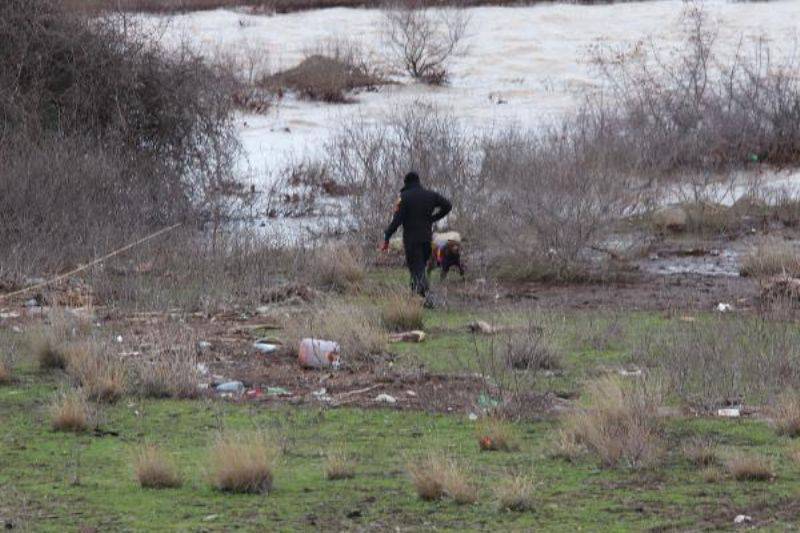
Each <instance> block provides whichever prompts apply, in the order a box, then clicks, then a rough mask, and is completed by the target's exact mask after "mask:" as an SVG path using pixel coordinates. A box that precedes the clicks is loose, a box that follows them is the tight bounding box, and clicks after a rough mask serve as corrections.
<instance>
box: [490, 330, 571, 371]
mask: <svg viewBox="0 0 800 533" xmlns="http://www.w3.org/2000/svg"><path fill="white" fill-rule="evenodd" d="M501 343H502V345H501V350H502V351H503V354H504V355H503V357H504V359H505V363H506V365H507V366H508V368H509V369H513V370H531V371H536V370H558V369H559V368H561V366H562V357H563V356H562V354H561V353H560V352H559V351H558V349H557V348H556V347H555V345H554V342H553V338H552V331H545V329H544V328H543V327H542V326H538V325H534V324H530V323H529V324H528V325H527V326H526V329H525V330H524V331H522V332H513V333H511V334H509V335H508V336H506V338H505V339H502V340H501Z"/></svg>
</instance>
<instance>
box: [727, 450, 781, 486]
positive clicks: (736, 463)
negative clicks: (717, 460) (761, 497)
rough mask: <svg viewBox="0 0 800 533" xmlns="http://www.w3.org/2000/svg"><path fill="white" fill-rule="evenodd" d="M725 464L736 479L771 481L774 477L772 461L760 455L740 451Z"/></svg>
mask: <svg viewBox="0 0 800 533" xmlns="http://www.w3.org/2000/svg"><path fill="white" fill-rule="evenodd" d="M725 466H726V468H727V469H728V473H730V475H731V476H733V478H734V479H735V480H736V481H769V480H770V479H772V478H773V477H774V474H773V470H772V462H771V461H770V460H769V459H768V458H766V457H763V456H759V455H754V454H749V455H748V454H744V453H738V454H736V455H733V456H731V457H730V458H729V459H728V460H727V461H726V462H725Z"/></svg>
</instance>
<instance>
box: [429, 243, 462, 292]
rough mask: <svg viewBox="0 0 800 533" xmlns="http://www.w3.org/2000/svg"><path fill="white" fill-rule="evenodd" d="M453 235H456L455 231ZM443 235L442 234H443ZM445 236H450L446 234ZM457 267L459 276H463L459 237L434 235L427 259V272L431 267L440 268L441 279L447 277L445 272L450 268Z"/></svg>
mask: <svg viewBox="0 0 800 533" xmlns="http://www.w3.org/2000/svg"><path fill="white" fill-rule="evenodd" d="M455 236H458V234H457V233H456V234H455ZM443 237H444V235H443ZM447 237H450V235H448V236H447ZM453 267H455V268H457V269H458V272H459V274H461V277H462V278H463V277H464V264H463V263H462V262H461V238H460V236H458V238H457V239H453V238H436V236H434V239H433V242H432V243H431V258H430V260H429V261H428V274H430V273H431V272H432V271H433V269H435V268H440V269H441V274H440V275H441V280H442V281H444V280H445V279H446V278H447V273H448V272H449V271H450V269H451V268H453Z"/></svg>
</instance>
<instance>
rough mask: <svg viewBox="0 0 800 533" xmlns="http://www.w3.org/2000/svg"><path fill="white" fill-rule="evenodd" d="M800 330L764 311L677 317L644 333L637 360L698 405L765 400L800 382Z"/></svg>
mask: <svg viewBox="0 0 800 533" xmlns="http://www.w3.org/2000/svg"><path fill="white" fill-rule="evenodd" d="M799 335H800V333H798V332H797V331H796V328H794V327H792V326H791V325H790V324H789V323H786V322H782V321H771V320H768V318H767V317H766V316H764V317H755V318H754V317H748V316H729V315H724V316H723V315H720V316H716V317H713V318H709V319H706V320H700V321H697V322H676V323H673V324H667V325H659V327H658V328H652V329H649V330H647V331H645V332H643V334H642V335H641V336H640V337H639V341H638V344H637V346H636V347H635V349H634V350H633V362H634V363H636V364H638V365H640V366H647V367H650V368H653V369H658V371H659V372H660V373H661V374H662V375H663V376H664V377H665V378H666V379H665V385H666V386H667V388H668V390H669V391H670V392H672V393H673V394H675V395H677V396H678V397H679V398H681V399H683V400H684V401H687V402H689V403H691V404H694V405H698V406H700V407H705V408H713V407H715V406H719V405H724V404H725V403H727V402H730V401H737V402H740V401H744V400H745V399H746V400H747V401H748V402H750V403H758V402H766V401H767V400H768V398H769V397H770V396H772V395H775V394H779V393H780V392H781V391H783V390H784V389H787V388H797V387H800V365H798V361H800V353H798V346H799V345H798V342H800V337H799Z"/></svg>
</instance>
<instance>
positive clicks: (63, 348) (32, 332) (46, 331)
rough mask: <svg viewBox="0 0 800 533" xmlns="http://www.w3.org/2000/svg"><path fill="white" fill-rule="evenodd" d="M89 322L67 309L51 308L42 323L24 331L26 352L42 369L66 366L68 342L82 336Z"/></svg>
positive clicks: (85, 332)
mask: <svg viewBox="0 0 800 533" xmlns="http://www.w3.org/2000/svg"><path fill="white" fill-rule="evenodd" d="M90 327H91V323H90V322H89V321H88V320H86V319H84V318H82V317H79V316H77V315H75V314H74V313H71V312H70V311H68V310H65V309H60V308H57V307H53V308H51V309H50V310H49V311H48V313H47V317H46V321H45V323H44V324H39V325H36V326H33V327H31V328H30V329H28V330H27V331H26V332H25V341H24V344H25V345H26V349H27V352H28V353H29V355H30V356H31V357H32V358H33V360H35V361H36V362H37V363H38V364H39V367H40V368H42V369H50V368H60V369H64V368H66V367H67V363H68V358H69V354H68V353H67V346H68V343H69V342H71V341H73V340H76V339H80V338H82V337H84V336H85V335H86V334H87V333H88V331H89V329H90Z"/></svg>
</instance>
